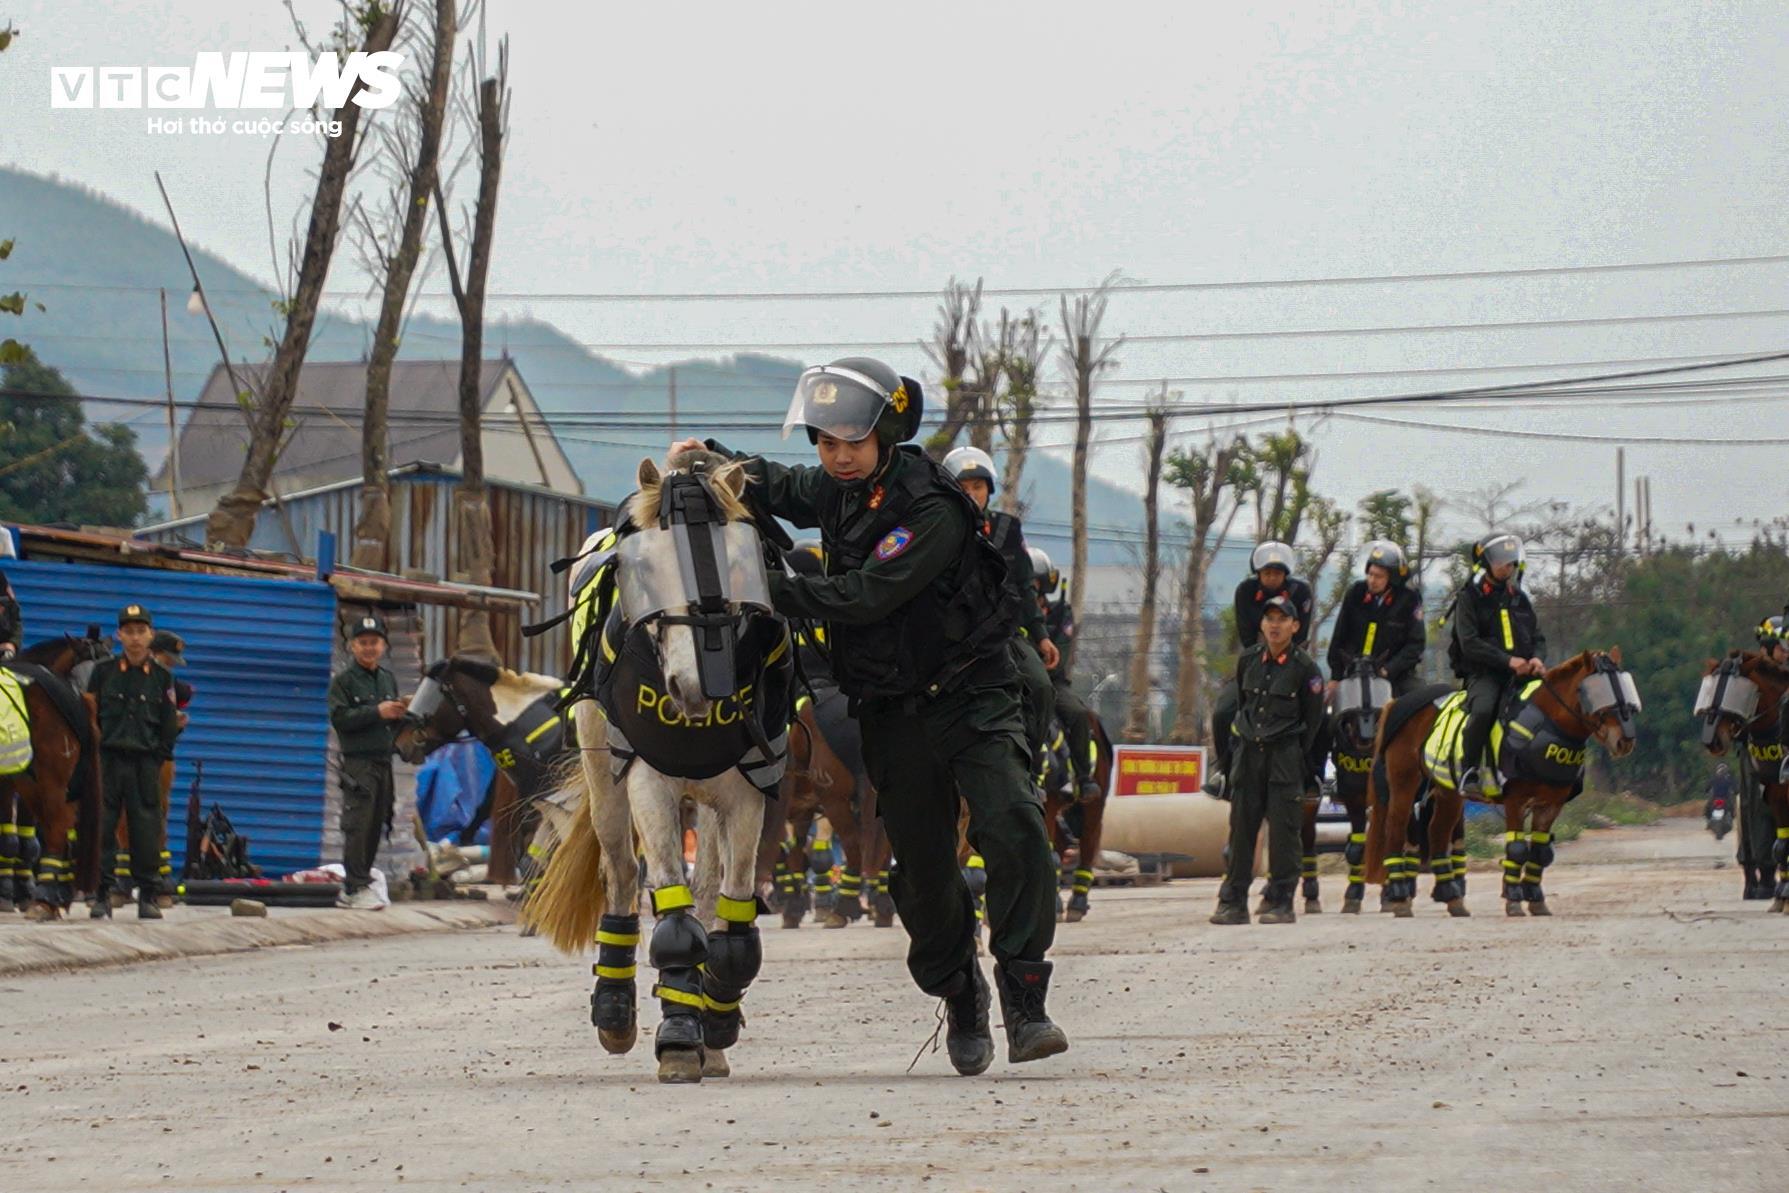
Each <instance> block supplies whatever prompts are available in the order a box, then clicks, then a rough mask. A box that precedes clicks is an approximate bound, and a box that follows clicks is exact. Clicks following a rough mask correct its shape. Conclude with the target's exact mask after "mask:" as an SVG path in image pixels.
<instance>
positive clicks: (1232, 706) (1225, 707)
mask: <svg viewBox="0 0 1789 1193" xmlns="http://www.w3.org/2000/svg"><path fill="white" fill-rule="evenodd" d="M1241 706H1242V689H1241V688H1239V687H1237V686H1236V677H1235V676H1234V675H1232V676H1231V677H1230V679H1229V680H1227V681H1226V682H1225V683H1224V686H1223V687H1221V688H1219V689H1218V698H1217V702H1216V703H1215V704H1213V705H1212V708H1211V752H1212V755H1213V761H1215V762H1216V763H1217V770H1218V774H1220V775H1223V776H1225V778H1226V779H1227V778H1228V777H1229V775H1230V760H1231V758H1232V757H1233V756H1234V754H1235V749H1236V738H1235V735H1234V734H1232V733H1231V732H1230V724H1231V722H1233V721H1234V720H1236V710H1237V709H1238V708H1240V707H1241Z"/></svg>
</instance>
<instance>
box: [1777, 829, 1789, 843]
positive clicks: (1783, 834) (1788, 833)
mask: <svg viewBox="0 0 1789 1193" xmlns="http://www.w3.org/2000/svg"><path fill="white" fill-rule="evenodd" d="M1777 840H1779V841H1789V828H1780V829H1778V830H1777Z"/></svg>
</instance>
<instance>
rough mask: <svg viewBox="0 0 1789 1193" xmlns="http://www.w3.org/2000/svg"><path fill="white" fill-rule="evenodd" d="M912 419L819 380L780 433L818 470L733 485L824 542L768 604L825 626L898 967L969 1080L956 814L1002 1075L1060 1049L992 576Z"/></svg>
mask: <svg viewBox="0 0 1789 1193" xmlns="http://www.w3.org/2000/svg"><path fill="white" fill-rule="evenodd" d="M922 413H923V395H922V393H921V390H920V386H919V383H918V382H917V381H914V380H912V379H911V378H906V377H902V376H900V375H899V374H898V373H896V372H895V371H894V370H893V369H891V368H889V366H888V365H886V364H884V363H882V362H881V361H878V360H872V359H869V358H866V357H850V358H847V359H844V360H838V361H834V362H833V363H832V364H829V365H824V366H815V367H813V368H810V369H808V370H807V371H806V372H804V373H803V374H802V375H801V379H800V380H799V382H798V383H797V385H796V391H795V396H794V399H793V400H792V401H791V403H790V406H789V414H788V417H787V419H786V420H785V421H784V424H783V433H784V434H785V435H787V434H788V433H789V432H790V431H792V430H794V429H796V428H798V427H799V428H801V429H803V430H805V431H806V432H807V435H808V439H809V441H810V442H811V443H813V444H815V446H816V449H817V451H818V454H819V459H820V466H819V467H817V468H816V467H788V466H785V465H782V464H777V463H774V462H772V461H769V460H763V459H747V470H748V473H749V475H750V477H751V485H750V491H751V494H752V496H753V497H754V498H755V499H757V500H758V501H760V502H762V503H763V504H764V505H765V507H766V508H768V509H769V511H770V512H772V513H774V514H776V515H777V516H779V517H782V518H785V519H787V520H788V521H790V522H793V523H795V524H796V525H798V526H818V527H819V528H820V532H821V535H822V536H823V540H824V542H825V547H826V574H825V575H824V576H822V577H812V576H794V577H789V576H782V575H772V577H771V599H772V602H773V604H774V605H775V607H776V608H777V610H778V611H779V612H781V613H784V614H786V615H788V616H791V617H797V618H808V619H813V620H817V621H822V622H824V623H825V624H826V631H827V642H828V645H829V647H830V649H831V653H832V666H833V671H834V673H835V675H836V676H837V678H838V681H839V686H840V687H841V688H842V689H843V690H844V692H845V693H846V695H847V696H849V697H850V698H851V702H852V706H853V710H854V711H855V712H856V713H857V716H858V720H859V723H860V725H861V727H862V730H863V750H864V761H865V764H866V765H867V767H868V769H869V772H870V778H871V780H872V781H873V782H874V783H875V786H876V793H877V797H878V801H879V805H878V806H879V808H880V811H881V815H882V820H883V823H884V825H885V826H886V827H887V829H888V836H889V840H890V842H891V843H892V844H893V846H894V852H895V856H896V857H897V858H898V859H899V867H898V869H897V871H896V873H895V877H894V881H893V884H892V893H893V895H894V900H895V905H896V907H897V908H898V909H899V911H900V916H901V924H902V926H903V927H905V928H906V929H907V933H908V935H909V937H910V938H911V943H910V945H909V948H908V953H907V967H908V970H909V971H910V972H911V973H912V975H913V979H914V981H915V982H916V983H918V985H919V988H920V989H921V990H924V991H925V992H926V993H928V994H932V995H935V996H937V997H940V998H943V999H944V1000H945V1011H946V1019H947V1026H948V1032H947V1035H946V1043H947V1045H948V1048H949V1052H950V1059H951V1063H952V1065H953V1066H955V1068H956V1069H957V1071H958V1072H959V1073H962V1074H965V1075H973V1074H976V1073H980V1072H982V1071H984V1070H985V1069H986V1068H987V1067H988V1065H989V1064H990V1063H991V1062H992V1060H993V1054H994V1046H993V1037H992V1034H991V1032H990V1030H989V1027H988V1007H989V996H988V988H987V983H986V980H985V979H984V978H983V976H982V972H981V968H980V966H979V965H977V964H976V960H975V906H974V903H973V901H972V900H971V898H970V895H969V888H968V886H967V885H966V884H965V882H964V880H963V875H962V872H961V871H960V870H959V869H958V866H957V809H958V806H959V799H960V800H961V801H962V802H966V803H967V804H968V806H969V839H970V842H971V844H972V846H973V847H974V848H975V850H976V852H978V853H979V854H981V856H982V857H983V858H985V859H986V860H987V869H988V919H989V923H990V926H991V932H990V937H989V945H990V948H991V950H992V952H993V954H994V960H995V977H996V980H997V985H998V987H999V992H1000V1000H1001V1004H1002V1009H1003V1011H1004V1013H1005V1022H1006V1037H1007V1058H1008V1060H1010V1061H1029V1060H1037V1059H1040V1058H1042V1057H1045V1056H1051V1055H1054V1054H1055V1053H1058V1052H1061V1051H1063V1050H1064V1049H1066V1048H1067V1047H1068V1039H1067V1037H1066V1036H1065V1035H1064V1034H1063V1032H1062V1029H1061V1028H1059V1027H1057V1026H1056V1025H1055V1024H1054V1023H1052V1022H1051V1021H1050V1018H1049V1015H1048V1014H1047V1013H1046V1011H1045V1009H1044V1002H1045V995H1046V993H1047V991H1048V987H1049V981H1050V970H1051V965H1050V962H1049V961H1047V960H1045V959H1044V958H1045V954H1046V952H1047V951H1048V950H1049V947H1050V943H1051V940H1052V939H1053V937H1054V934H1055V923H1056V921H1055V897H1056V870H1055V865H1054V862H1053V859H1052V857H1051V853H1050V844H1049V839H1048V837H1047V836H1046V834H1045V832H1044V819H1043V806H1042V801H1041V800H1040V799H1039V798H1038V794H1037V791H1036V788H1035V787H1034V786H1033V784H1032V782H1031V777H1030V774H1029V773H1028V771H1029V767H1028V762H1029V758H1030V749H1029V743H1028V742H1027V740H1026V734H1025V724H1024V714H1023V710H1022V702H1021V697H1020V685H1019V679H1018V676H1017V674H1016V673H1015V671H1014V668H1013V661H1012V654H1011V651H1010V649H1009V646H1008V640H1009V639H1010V638H1011V637H1012V635H1013V620H1012V619H1013V616H1014V611H1013V610H1012V608H1011V606H1010V605H1009V604H1008V602H1007V601H1006V591H1005V584H1006V569H1005V566H1004V565H1003V563H1002V561H1001V558H1000V554H999V552H997V551H996V550H995V549H994V548H993V546H992V545H991V544H990V543H989V542H988V541H987V539H985V538H984V537H983V536H982V535H981V534H980V533H979V531H978V525H979V523H980V522H981V520H982V517H981V511H980V510H978V509H977V508H976V506H975V503H974V502H973V501H971V500H970V499H969V498H968V496H967V495H966V494H965V493H964V492H963V490H962V489H961V488H959V487H958V485H957V483H956V482H955V481H954V480H952V479H951V477H950V474H949V473H947V472H945V471H944V470H943V469H942V468H940V467H939V466H938V465H937V464H936V463H934V462H933V461H932V460H930V459H929V458H928V457H927V456H926V455H925V454H924V453H923V452H921V451H920V450H919V449H918V448H915V447H910V446H901V444H902V443H903V441H905V440H907V439H911V438H912V437H913V435H914V434H915V432H916V431H917V430H918V429H919V423H920V417H921V414H922ZM678 446H680V447H681V446H695V444H694V443H693V442H686V443H685V444H679V445H678ZM708 446H709V447H710V448H711V449H713V450H716V451H725V449H724V448H722V447H720V446H719V445H718V444H715V443H713V442H712V441H711V442H710V443H709V444H708ZM736 458H744V457H736Z"/></svg>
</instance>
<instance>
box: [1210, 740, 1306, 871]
mask: <svg viewBox="0 0 1789 1193" xmlns="http://www.w3.org/2000/svg"><path fill="white" fill-rule="evenodd" d="M1304 780H1305V758H1304V750H1303V748H1302V746H1301V744H1300V742H1299V739H1298V738H1295V737H1293V738H1287V739H1285V740H1284V741H1278V742H1274V743H1272V744H1271V745H1266V746H1256V745H1250V744H1248V743H1247V742H1238V743H1236V749H1235V759H1234V761H1233V762H1232V763H1231V770H1230V783H1229V787H1228V789H1227V790H1228V792H1229V796H1230V862H1229V866H1228V868H1227V869H1226V870H1225V872H1224V885H1223V886H1222V888H1220V889H1219V891H1218V901H1219V902H1222V903H1242V902H1244V901H1245V900H1247V899H1248V895H1249V883H1250V882H1251V881H1253V879H1254V877H1255V841H1256V839H1257V838H1258V837H1259V836H1260V833H1261V822H1262V821H1263V820H1265V821H1266V822H1267V876H1268V883H1269V896H1270V901H1272V902H1279V901H1281V900H1289V899H1291V898H1292V890H1293V888H1294V887H1295V886H1296V885H1297V884H1298V874H1299V869H1298V867H1299V858H1300V855H1301V854H1302V852H1303V848H1302V846H1301V844H1300V842H1299V830H1300V829H1301V828H1302V827H1303V824H1304V808H1303V802H1304V786H1305V783H1304Z"/></svg>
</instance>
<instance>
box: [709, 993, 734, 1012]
mask: <svg viewBox="0 0 1789 1193" xmlns="http://www.w3.org/2000/svg"><path fill="white" fill-rule="evenodd" d="M739 1002H740V1000H739V999H737V998H736V999H734V1000H733V1001H732V1002H722V1001H721V1000H720V999H718V998H715V997H713V996H712V995H710V994H709V993H707V992H706V991H704V992H703V994H702V1006H703V1007H704V1009H706V1010H710V1011H721V1012H726V1011H737V1010H738V1009H739Z"/></svg>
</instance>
